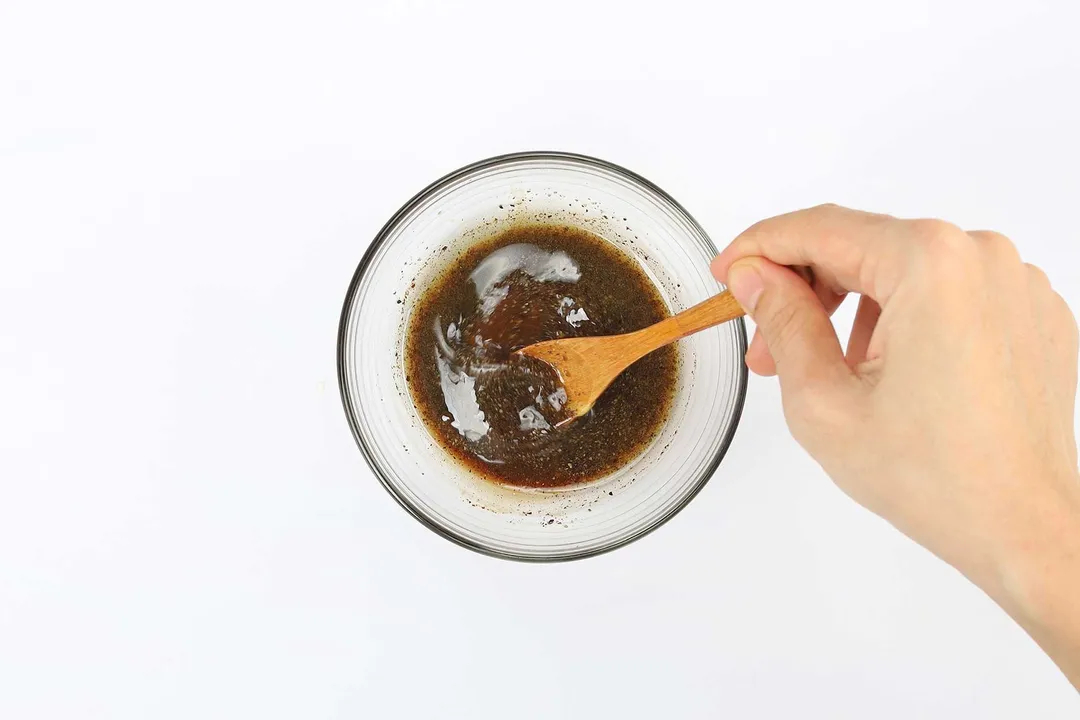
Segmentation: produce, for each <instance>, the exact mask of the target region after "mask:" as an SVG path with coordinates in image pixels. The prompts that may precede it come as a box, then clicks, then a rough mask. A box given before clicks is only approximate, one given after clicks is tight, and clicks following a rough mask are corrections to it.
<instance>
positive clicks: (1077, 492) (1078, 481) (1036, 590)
mask: <svg viewBox="0 0 1080 720" xmlns="http://www.w3.org/2000/svg"><path fill="white" fill-rule="evenodd" d="M1058 487H1059V488H1060V489H1061V490H1062V492H1060V493H1058V492H1054V493H1048V494H1047V495H1048V496H1047V497H1043V498H1029V500H1030V503H1026V504H1029V507H1028V508H1027V509H1028V511H1029V512H1026V513H1024V515H1025V516H1027V517H1025V519H1024V520H1023V521H1018V522H1016V523H1015V525H1014V526H1012V527H1009V528H1008V529H1007V530H1006V531H1005V532H1004V533H1003V538H1002V539H1003V540H1004V542H1003V544H1002V547H1001V549H1000V552H999V554H998V555H999V557H998V560H997V562H996V566H997V576H998V586H999V587H998V588H997V590H998V592H997V593H991V595H1000V597H995V599H996V600H997V601H998V602H999V603H1000V604H1001V605H1002V606H1003V607H1004V608H1005V609H1006V610H1007V611H1008V612H1009V614H1010V615H1012V616H1013V617H1014V619H1016V620H1017V622H1019V623H1020V624H1021V625H1023V626H1024V627H1025V628H1028V629H1029V631H1031V630H1034V629H1036V628H1039V627H1050V626H1054V625H1056V624H1058V623H1060V622H1063V621H1065V620H1070V621H1071V622H1073V623H1074V624H1075V625H1076V627H1074V628H1073V630H1074V631H1075V632H1076V633H1077V638H1078V639H1080V618H1076V617H1072V618H1070V616H1075V615H1076V614H1077V613H1076V608H1077V598H1080V475H1078V474H1077V473H1075V472H1073V473H1071V476H1069V477H1066V478H1063V482H1062V483H1060V484H1058Z"/></svg>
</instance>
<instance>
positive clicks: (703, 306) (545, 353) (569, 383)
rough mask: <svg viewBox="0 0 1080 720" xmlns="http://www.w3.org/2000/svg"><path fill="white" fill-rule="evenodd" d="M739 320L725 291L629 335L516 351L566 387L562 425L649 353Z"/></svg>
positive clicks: (548, 342)
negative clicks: (553, 372) (546, 368)
mask: <svg viewBox="0 0 1080 720" xmlns="http://www.w3.org/2000/svg"><path fill="white" fill-rule="evenodd" d="M743 315H744V312H743V309H742V306H740V305H739V303H738V302H737V301H736V300H735V298H734V297H733V296H732V295H731V292H730V291H728V290H725V291H723V292H722V293H720V294H719V295H714V296H712V297H711V298H709V299H708V300H706V301H705V302H702V303H698V304H697V305H695V306H694V307H692V308H688V309H686V310H683V311H682V312H681V313H678V314H677V315H672V316H671V317H669V318H665V319H663V320H661V321H660V322H658V323H656V324H655V325H650V326H649V327H647V328H642V329H641V330H637V331H635V332H632V333H625V334H623V335H604V336H600V337H583V338H564V339H562V340H545V341H544V342H538V343H534V344H532V345H528V346H526V347H523V348H522V349H520V350H518V352H519V353H521V354H523V355H528V356H530V357H534V358H537V359H539V360H543V361H544V362H546V363H547V364H549V365H551V366H552V367H554V368H555V369H556V370H557V371H558V372H559V375H560V376H561V378H562V381H563V386H564V387H565V388H566V404H565V405H564V410H565V412H566V418H565V419H564V420H562V421H561V422H560V423H559V424H560V425H561V424H563V423H565V422H568V421H569V420H572V419H574V418H578V417H581V416H582V415H584V414H585V413H587V412H589V409H590V408H592V406H593V403H595V402H596V399H597V398H599V397H600V395H601V393H603V392H604V390H605V389H607V386H608V385H610V384H611V381H612V380H614V379H615V378H616V377H618V375H619V373H621V372H622V371H623V370H625V369H626V368H628V367H630V366H631V365H633V364H634V363H635V362H637V361H638V360H640V359H641V358H643V357H644V356H646V355H648V354H649V353H651V352H652V351H653V350H657V349H659V348H662V347H664V346H665V345H668V344H670V343H673V342H675V341H676V340H678V339H680V338H684V337H686V336H687V335H691V334H693V333H696V332H698V331H700V330H705V329H707V328H711V327H713V326H714V325H719V324H721V323H726V322H727V321H728V320H734V319H735V318H737V317H742V316H743Z"/></svg>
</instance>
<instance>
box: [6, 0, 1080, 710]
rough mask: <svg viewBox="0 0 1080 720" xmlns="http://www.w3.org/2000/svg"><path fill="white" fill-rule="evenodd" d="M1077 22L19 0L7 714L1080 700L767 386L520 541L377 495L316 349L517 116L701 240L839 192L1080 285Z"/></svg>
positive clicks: (994, 5)
mask: <svg viewBox="0 0 1080 720" xmlns="http://www.w3.org/2000/svg"><path fill="white" fill-rule="evenodd" d="M709 5H711V6H712V7H706V6H709ZM1078 28H1080V9H1078V6H1077V4H1076V3H1075V2H1071V1H1070V0H1061V1H1060V2H1030V1H1028V2H1024V1H1017V2H989V1H987V0H982V1H973V2H933V1H930V0H907V1H905V2H898V3H880V2H878V3H875V2H860V1H852V2H836V1H832V2H823V1H818V2H798V1H792V2H788V3H778V2H772V3H767V2H724V3H712V4H709V3H704V2H702V3H692V4H684V3H681V2H676V1H674V0H664V1H663V2H647V3H629V2H621V3H617V2H611V3H596V2H586V1H584V0H578V1H576V2H561V1H559V0H550V1H548V2H543V3H515V2H509V1H505V2H464V3H451V2H419V1H413V2H398V3H389V2H371V1H370V0H368V1H367V2H364V1H362V0H361V1H358V2H347V1H344V0H343V1H341V2H324V1H319V0H305V1H304V2H300V1H298V0H297V1H295V2H288V3H276V2H266V1H265V0H264V1H261V2H255V1H254V0H252V1H251V2H240V1H237V0H212V1H209V2H202V1H194V2H184V3H162V2H152V3H146V2H130V3H126V4H124V3H119V2H115V1H112V0H107V1H106V0H102V1H99V2H92V3H86V2H72V3H68V4H64V3H55V2H46V1H43V0H26V1H25V2H23V1H14V2H13V0H4V1H3V3H2V4H0V108H2V109H0V717H3V718H10V719H11V720H23V719H32V718H79V719H92V718H155V719H158V718H185V719H186V718H230V719H232V718H260V719H269V718H305V719H309V718H469V719H470V720H478V719H483V718H498V719H500V720H501V719H504V718H607V717H612V718H637V717H642V718H655V717H663V718H668V717H670V718H699V717H700V718H712V717H732V718H808V717H813V718H911V717H919V718H961V717H962V718H1017V717H1024V718H1067V717H1069V718H1072V717H1076V716H1077V715H1078V714H1080V697H1078V695H1077V693H1076V692H1075V691H1074V690H1073V689H1072V688H1071V687H1070V686H1069V684H1068V683H1067V682H1066V681H1065V679H1064V677H1063V676H1062V675H1061V674H1060V673H1059V672H1058V671H1057V669H1056V668H1055V667H1054V666H1053V665H1052V664H1051V663H1050V661H1049V660H1047V659H1046V658H1045V657H1044V656H1043V655H1042V654H1041V653H1040V652H1039V650H1038V649H1037V648H1036V646H1035V645H1034V644H1033V643H1032V642H1031V641H1030V640H1029V639H1028V638H1027V637H1026V636H1025V635H1024V634H1023V633H1022V632H1021V631H1020V630H1019V629H1018V628H1017V627H1016V626H1014V625H1013V623H1012V622H1011V621H1010V620H1009V619H1008V618H1007V617H1006V616H1005V615H1004V614H1003V613H1002V612H1000V611H999V610H998V609H997V608H996V607H995V606H994V605H993V604H992V603H991V602H990V601H989V600H988V599H987V598H986V597H985V596H984V595H982V593H981V592H980V591H978V590H977V589H975V588H974V587H972V586H971V585H969V584H968V583H967V582H966V581H965V580H964V579H963V578H962V577H960V576H959V575H958V574H957V573H956V572H954V571H953V570H951V569H950V568H948V567H946V566H944V565H943V564H942V563H940V562H939V561H937V560H936V559H935V558H933V557H931V556H930V555H929V554H928V553H926V552H924V551H923V550H921V549H920V548H918V547H917V546H915V545H913V544H912V543H911V542H909V541H908V540H907V539H906V538H904V537H902V536H900V535H899V534H898V533H897V532H895V531H894V530H893V529H892V528H891V527H889V526H888V525H886V524H885V523H884V522H882V521H880V520H879V519H877V518H876V517H873V516H871V515H870V514H868V513H866V512H864V511H863V510H861V509H860V508H858V507H857V506H855V505H854V504H852V503H851V502H850V501H848V500H847V499H846V498H845V497H844V496H843V495H842V494H841V493H840V492H839V491H837V490H836V489H835V488H834V487H833V486H832V485H831V484H830V483H829V482H828V480H827V478H826V477H825V476H824V475H823V474H822V472H821V471H820V470H819V469H818V468H817V466H816V465H815V464H814V463H813V462H812V461H811V460H809V459H808V458H807V457H806V456H805V455H804V454H803V452H802V451H801V450H800V449H799V448H798V447H797V446H796V445H795V444H794V442H793V441H792V440H791V439H790V437H789V436H788V434H787V432H786V430H785V427H784V424H783V419H782V417H781V412H780V404H779V402H778V394H777V388H776V385H775V382H774V381H772V380H760V379H755V380H753V381H752V382H751V387H750V396H749V400H748V404H747V408H746V413H745V415H744V417H743V421H742V425H741V427H740V429H739V432H738V435H737V436H736V438H735V442H734V444H733V445H732V447H731V451H730V454H729V455H728V457H727V459H726V460H725V461H724V463H723V465H722V467H721V468H720V470H719V471H718V472H717V474H716V477H715V478H714V480H713V482H712V483H710V484H709V486H708V487H707V488H706V489H705V491H704V492H703V493H702V494H701V495H700V496H699V497H698V498H697V499H696V500H695V501H694V502H693V503H692V504H691V505H690V506H689V508H687V509H686V510H685V511H684V512H683V513H682V514H680V515H679V516H678V517H677V518H675V519H674V520H673V521H672V522H671V523H669V524H668V525H666V526H665V527H663V528H661V529H660V530H659V531H657V532H656V533H654V534H653V535H651V536H649V537H648V538H646V539H644V540H642V541H641V542H638V543H636V544H634V545H632V546H630V547H628V548H625V549H622V550H619V551H617V552H615V553H613V554H609V555H606V556H603V557H600V558H595V559H591V560H587V561H582V562H577V563H571V564H563V565H555V566H532V565H521V564H514V563H509V562H504V561H497V560H492V559H489V558H486V557H481V556H479V555H475V554H472V553H469V552H467V551H465V550H462V549H460V548H458V547H456V546H454V545H452V544H450V543H448V542H446V541H444V540H442V539H440V538H438V537H436V536H435V535H434V534H432V533H430V532H428V531H427V530H425V529H424V528H423V527H421V526H420V525H419V524H418V523H417V522H415V521H414V520H412V519H411V518H409V517H408V516H407V515H406V514H405V513H404V512H402V511H401V510H400V509H399V508H398V507H397V506H396V505H395V504H394V503H393V502H392V501H391V499H390V497H389V496H388V495H387V494H386V493H385V492H384V491H383V490H382V488H381V487H380V486H379V485H378V484H377V483H376V481H375V480H374V478H373V476H372V475H371V473H370V472H369V470H368V469H367V467H366V466H365V465H364V462H363V460H362V458H361V455H360V453H359V452H358V450H357V449H356V447H355V445H354V442H353V439H352V437H351V435H350V433H349V431H348V428H347V425H346V423H345V419H344V416H343V413H342V410H341V406H340V401H339V399H338V394H337V390H336V377H335V366H334V349H335V332H336V329H337V320H338V313H339V310H340V302H341V300H342V297H343V295H344V292H345V288H346V285H347V284H348V281H349V278H350V276H351V275H352V272H353V270H354V267H355V265H356V263H357V261H358V260H359V258H360V256H361V254H362V252H363V251H364V248H365V246H366V245H367V243H368V242H369V240H370V239H371V238H372V236H373V235H374V234H375V232H376V231H377V230H378V229H379V227H380V226H381V225H382V223H383V222H384V221H385V220H386V219H387V218H388V217H389V216H390V215H391V214H392V213H393V212H394V211H395V210H396V209H397V208H398V207H399V206H400V205H401V204H402V203H403V202H404V201H405V200H406V199H407V198H408V197H409V196H411V195H412V194H413V193H414V192H416V191H417V190H419V189H420V188H421V187H422V186H424V185H425V184H427V183H428V182H429V181H431V180H433V179H435V178H436V177H438V176H439V175H441V174H443V173H445V172H447V171H449V170H451V169H453V168H455V167H457V166H459V165H462V164H465V163H467V162H470V161H473V160H477V159H480V158H482V157H486V156H489V155H493V154H497V153H502V152H507V151H513V150H521V149H563V150H571V151H577V152H584V153H588V154H592V155H596V156H599V157H602V158H605V159H609V160H612V161H614V162H617V163H620V164H623V165H625V166H627V167H629V168H631V169H633V170H635V171H637V172H640V173H642V174H644V175H645V176H646V177H648V178H650V179H652V180H654V181H655V182H657V183H658V184H659V185H661V186H662V187H664V188H665V189H667V190H668V191H669V192H671V193H672V194H673V195H674V196H675V197H676V198H677V199H678V200H680V201H681V202H682V203H683V204H685V205H686V206H687V208H689V210H690V211H691V212H692V213H693V214H695V215H696V217H697V218H698V219H699V220H700V221H701V222H702V224H703V225H704V226H705V227H706V228H707V229H708V231H709V232H710V233H711V235H712V236H713V238H714V239H715V241H716V242H717V243H718V244H721V245H722V244H723V243H725V242H726V241H727V240H728V239H730V238H731V237H733V236H734V235H735V234H736V233H737V232H738V231H739V230H741V229H743V228H744V227H745V226H747V225H748V224H750V223H751V222H753V221H755V220H757V219H760V218H761V217H764V216H767V215H771V214H775V213H778V212H782V211H786V210H789V209H793V208H796V207H800V206H806V205H810V204H816V203H819V202H823V201H833V202H839V203H843V204H849V205H854V206H857V207H864V208H868V209H874V210H880V211H886V212H891V213H894V214H899V215H908V216H941V217H945V218H948V219H950V220H953V221H955V222H957V223H959V224H961V225H963V226H966V227H969V228H976V227H988V228H994V229H997V230H1000V231H1002V232H1005V233H1007V234H1009V235H1010V236H1011V237H1013V238H1014V239H1015V241H1016V242H1017V244H1018V245H1019V247H1020V249H1021V252H1022V254H1023V255H1024V256H1025V258H1026V259H1028V260H1029V261H1031V262H1035V263H1038V264H1040V265H1042V266H1043V267H1045V269H1046V270H1047V271H1048V273H1049V275H1050V278H1051V280H1052V281H1053V282H1054V284H1055V285H1056V287H1057V288H1058V289H1059V291H1060V292H1061V293H1062V294H1063V295H1065V297H1066V298H1067V299H1068V300H1069V301H1070V303H1071V304H1072V306H1073V307H1074V308H1080V262H1078V261H1080V251H1078V250H1077V246H1076V243H1077V239H1078V233H1077V228H1076V224H1075V210H1076V206H1077V198H1078V197H1080V141H1078V139H1077V138H1078V130H1077V129H1078V128H1080V99H1078V89H1080V43H1078V42H1077V31H1078ZM850 316H851V308H850V306H846V308H845V310H842V311H841V314H840V321H839V322H840V324H841V325H845V324H849V323H850ZM1078 601H1080V599H1078Z"/></svg>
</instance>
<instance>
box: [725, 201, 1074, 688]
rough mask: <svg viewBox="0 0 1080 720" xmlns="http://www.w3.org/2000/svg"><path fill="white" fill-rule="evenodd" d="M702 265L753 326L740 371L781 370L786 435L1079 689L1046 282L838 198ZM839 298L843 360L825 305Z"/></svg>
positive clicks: (1000, 241) (1070, 481)
mask: <svg viewBox="0 0 1080 720" xmlns="http://www.w3.org/2000/svg"><path fill="white" fill-rule="evenodd" d="M784 266H808V267H809V268H810V269H811V270H812V271H813V283H812V285H810V284H807V283H806V282H805V281H804V280H803V279H802V278H801V277H799V275H797V274H796V273H795V272H794V271H792V270H791V269H789V268H787V267H784ZM712 269H713V273H714V274H715V275H716V277H717V278H718V279H719V280H721V281H723V282H725V283H726V284H727V285H728V286H729V287H730V288H731V290H732V292H733V293H734V295H735V296H736V298H738V299H739V301H740V302H741V303H742V304H743V306H744V307H745V308H746V309H747V311H748V313H749V314H750V316H751V317H752V318H753V319H754V321H755V322H756V323H757V325H758V335H757V336H755V338H754V341H753V342H752V343H751V345H750V349H749V351H748V352H747V358H746V360H747V364H748V365H749V366H750V369H751V370H753V371H755V372H757V373H759V374H762V375H770V374H774V373H775V374H777V375H778V376H779V379H780V387H781V393H782V396H783V404H784V414H785V417H786V418H787V422H788V425H789V427H790V429H791V432H792V434H793V435H794V437H795V439H796V440H797V441H798V442H799V443H800V444H802V445H803V447H805V448H806V449H807V451H809V453H810V454H811V455H812V456H813V457H814V458H815V459H816V460H817V461H818V462H819V463H820V464H821V466H822V467H823V468H824V469H825V471H826V472H827V473H828V474H829V476H830V477H832V479H833V480H834V481H835V482H836V484H837V485H838V486H839V487H840V488H841V489H842V490H844V492H846V493H847V494H848V495H850V496H851V497H852V498H854V499H855V500H856V501H857V502H859V503H860V504H862V505H864V506H865V507H867V508H869V509H870V510H872V511H874V512H875V513H877V514H879V515H881V516H882V517H884V518H885V519H886V520H888V521H889V522H891V523H892V524H893V525H894V526H896V527H897V528H898V529H899V530H901V531H902V532H904V533H905V534H907V535H908V536H909V537H911V538H912V539H914V540H915V541H916V542H918V543H920V544H922V545H923V546H925V547H926V548H928V549H929V550H931V551H932V552H934V553H936V554H937V555H938V556H939V557H941V558H942V559H943V560H945V561H946V562H948V563H950V564H952V565H953V566H955V567H956V568H957V569H959V570H960V571H961V572H963V573H964V574H966V575H967V576H968V577H969V578H970V579H971V580H972V581H974V582H975V583H976V584H978V585H979V586H980V587H982V588H983V589H984V590H985V591H986V592H987V593H988V594H990V595H991V597H993V598H994V599H995V600H997V601H998V602H999V604H1001V605H1002V606H1003V607H1004V608H1005V609H1006V610H1007V611H1008V612H1010V614H1012V615H1013V617H1014V618H1016V619H1017V620H1018V621H1019V622H1020V623H1021V624H1022V625H1023V626H1024V627H1025V628H1026V629H1027V630H1028V631H1029V632H1030V633H1031V634H1032V635H1033V637H1035V639H1036V640H1037V641H1038V642H1040V644H1042V645H1043V647H1044V649H1046V650H1047V651H1048V652H1049V653H1050V654H1051V656H1052V657H1054V659H1055V660H1056V661H1057V662H1058V664H1059V666H1061V667H1062V669H1063V670H1064V671H1065V673H1066V675H1068V676H1069V677H1070V679H1071V680H1072V682H1073V683H1074V684H1075V685H1077V686H1078V687H1080V476H1078V473H1077V449H1076V437H1075V430H1074V427H1073V418H1074V414H1075V411H1074V402H1075V398H1076V387H1077V343H1078V340H1077V326H1076V321H1075V320H1074V318H1073V316H1072V313H1071V312H1070V311H1069V308H1068V307H1067V306H1066V304H1065V302H1064V301H1063V300H1062V298H1061V297H1060V296H1059V295H1057V293H1055V292H1054V291H1053V290H1052V289H1051V287H1050V283H1049V281H1048V280H1047V277H1046V275H1045V274H1044V273H1043V272H1042V271H1041V270H1039V269H1038V268H1035V267H1034V266H1031V265H1025V264H1024V263H1023V262H1022V261H1021V259H1020V256H1019V255H1018V254H1017V251H1016V248H1015V247H1014V246H1013V244H1012V243H1011V242H1010V241H1009V240H1008V239H1007V238H1005V237H1004V236H1002V235H999V234H996V233H991V232H970V233H969V232H965V231H963V230H961V229H960V228H958V227H956V226H954V225H950V224H948V223H945V222H942V221H939V220H899V219H897V218H893V217H890V216H886V215H875V214H870V213H864V212H858V211H854V210H848V209H845V208H840V207H837V206H821V207H816V208H811V209H809V210H802V211H798V212H794V213H790V214H788V215H782V216H779V217H776V218H772V219H769V220H765V221H763V222H761V223H758V224H757V225H754V226H753V227H751V228H750V229H748V230H747V231H746V232H744V233H742V234H741V235H740V236H739V237H738V238H736V239H735V240H734V241H733V242H732V243H731V245H730V246H728V248H727V249H725V250H724V251H723V253H721V254H720V256H719V257H717V258H716V260H714V262H713V266H712ZM848 292H855V293H860V294H861V295H862V298H861V299H860V304H859V308H858V311H857V314H856V318H855V324H854V327H853V329H852V333H851V337H850V339H849V341H848V345H847V351H846V353H845V352H844V351H843V350H842V349H841V346H840V342H839V340H838V338H837V336H836V332H835V330H834V329H833V326H832V323H831V321H830V320H829V314H830V313H831V312H832V311H833V310H835V309H836V307H837V306H838V305H839V304H840V302H841V301H842V300H843V298H844V296H845V295H846V294H847V293H848ZM1063 624H1064V627H1063V626H1062V625H1063Z"/></svg>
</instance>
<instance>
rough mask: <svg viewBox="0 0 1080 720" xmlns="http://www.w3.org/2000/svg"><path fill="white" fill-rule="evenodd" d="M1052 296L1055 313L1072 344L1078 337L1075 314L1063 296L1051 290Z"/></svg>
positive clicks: (1079, 336) (1079, 332)
mask: <svg viewBox="0 0 1080 720" xmlns="http://www.w3.org/2000/svg"><path fill="white" fill-rule="evenodd" d="M1050 292H1051V293H1052V294H1053V296H1054V305H1055V307H1056V308H1057V314H1058V318H1059V322H1060V323H1061V325H1062V328H1063V331H1064V332H1065V333H1066V334H1067V335H1068V337H1069V338H1070V339H1071V340H1072V343H1073V345H1074V346H1075V345H1076V344H1077V341H1078V339H1080V328H1078V327H1077V324H1076V316H1075V315H1073V312H1072V309H1071V308H1069V304H1068V303H1067V302H1065V298H1063V297H1061V295H1059V294H1058V293H1056V292H1054V291H1053V290H1051V291H1050Z"/></svg>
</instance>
